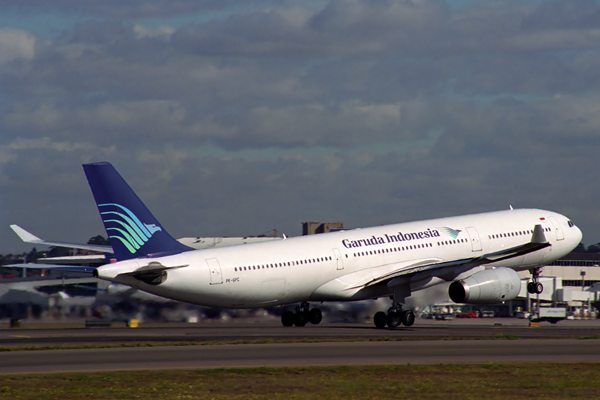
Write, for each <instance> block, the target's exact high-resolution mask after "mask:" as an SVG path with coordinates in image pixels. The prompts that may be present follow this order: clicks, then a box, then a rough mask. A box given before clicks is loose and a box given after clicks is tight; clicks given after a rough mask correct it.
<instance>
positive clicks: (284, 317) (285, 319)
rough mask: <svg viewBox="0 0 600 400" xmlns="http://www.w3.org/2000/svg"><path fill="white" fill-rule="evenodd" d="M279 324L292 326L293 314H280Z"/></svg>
mask: <svg viewBox="0 0 600 400" xmlns="http://www.w3.org/2000/svg"><path fill="white" fill-rule="evenodd" d="M281 323H282V324H283V326H292V325H294V313H293V312H291V311H286V312H284V313H283V314H281Z"/></svg>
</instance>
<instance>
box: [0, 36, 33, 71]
mask: <svg viewBox="0 0 600 400" xmlns="http://www.w3.org/2000/svg"><path fill="white" fill-rule="evenodd" d="M36 41H37V39H36V37H35V35H33V34H31V33H29V32H27V31H23V30H21V29H14V28H2V29H0V65H2V64H6V63H9V62H11V61H15V60H21V59H22V60H31V59H32V58H33V57H34V55H35V44H36Z"/></svg>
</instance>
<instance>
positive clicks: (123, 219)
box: [98, 203, 162, 253]
mask: <svg viewBox="0 0 600 400" xmlns="http://www.w3.org/2000/svg"><path fill="white" fill-rule="evenodd" d="M98 207H99V208H100V209H102V208H101V207H115V208H116V209H118V210H121V211H122V212H119V211H112V210H111V211H100V215H101V216H102V220H103V221H104V224H105V226H107V228H106V232H107V233H108V237H109V238H110V239H117V240H119V241H120V242H121V243H123V245H124V246H125V247H126V248H127V250H129V251H130V252H131V253H135V252H136V251H137V250H139V248H140V247H142V246H143V245H144V244H145V243H146V242H147V241H148V240H149V239H150V238H151V237H152V235H154V233H156V232H158V231H162V228H161V227H160V226H156V225H155V224H144V223H143V222H141V221H140V220H139V218H138V217H136V215H135V214H134V213H133V212H131V211H130V210H129V209H127V208H126V207H123V206H122V205H120V204H116V203H105V204H99V205H98ZM111 223H112V225H113V226H112V227H110V228H109V227H108V226H109V225H108V224H111Z"/></svg>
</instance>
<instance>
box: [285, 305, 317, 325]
mask: <svg viewBox="0 0 600 400" xmlns="http://www.w3.org/2000/svg"><path fill="white" fill-rule="evenodd" d="M322 319H323V314H322V313H321V310H319V309H318V308H311V309H309V304H308V303H307V302H304V303H302V304H300V305H299V306H298V307H296V312H295V313H293V312H291V311H286V312H284V313H283V314H282V315H281V323H282V324H283V326H292V325H296V326H304V325H306V324H307V323H308V322H310V323H311V324H314V325H317V324H318V323H320V322H321V320H322Z"/></svg>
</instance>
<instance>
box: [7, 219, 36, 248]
mask: <svg viewBox="0 0 600 400" xmlns="http://www.w3.org/2000/svg"><path fill="white" fill-rule="evenodd" d="M10 227H11V229H12V230H13V231H15V233H16V234H17V235H18V236H19V238H21V240H22V241H24V242H25V243H40V244H41V243H44V241H43V240H42V239H40V238H39V237H37V236H35V235H34V234H33V233H31V232H27V231H26V230H25V229H23V228H21V227H20V226H19V225H15V224H13V225H11V226H10Z"/></svg>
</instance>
